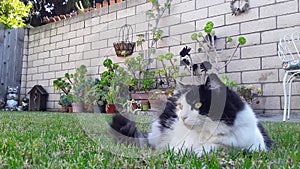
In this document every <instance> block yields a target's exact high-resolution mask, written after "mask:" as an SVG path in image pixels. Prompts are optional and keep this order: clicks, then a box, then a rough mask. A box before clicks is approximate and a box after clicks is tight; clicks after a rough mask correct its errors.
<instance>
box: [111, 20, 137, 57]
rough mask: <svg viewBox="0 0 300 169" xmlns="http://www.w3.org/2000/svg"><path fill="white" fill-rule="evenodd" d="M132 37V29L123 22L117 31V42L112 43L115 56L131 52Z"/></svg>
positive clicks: (126, 54) (122, 55)
mask: <svg viewBox="0 0 300 169" xmlns="http://www.w3.org/2000/svg"><path fill="white" fill-rule="evenodd" d="M130 35H131V37H130ZM132 39H133V29H132V27H131V26H130V25H127V24H125V25H124V26H122V27H121V29H120V31H119V37H118V42H115V43H114V48H115V51H116V55H117V56H119V57H126V56H129V55H131V54H132V53H133V50H134V47H135V42H132ZM130 40H131V41H130Z"/></svg>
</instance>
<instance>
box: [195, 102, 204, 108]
mask: <svg viewBox="0 0 300 169" xmlns="http://www.w3.org/2000/svg"><path fill="white" fill-rule="evenodd" d="M201 106H202V103H201V102H197V103H195V105H194V107H195V108H196V109H200V107H201Z"/></svg>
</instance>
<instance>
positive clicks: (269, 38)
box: [261, 26, 300, 43]
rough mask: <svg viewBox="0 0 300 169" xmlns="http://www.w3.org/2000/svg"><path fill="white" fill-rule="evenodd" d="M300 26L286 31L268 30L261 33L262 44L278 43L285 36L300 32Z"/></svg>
mask: <svg viewBox="0 0 300 169" xmlns="http://www.w3.org/2000/svg"><path fill="white" fill-rule="evenodd" d="M299 29H300V26H294V27H289V28H285V29H275V30H268V31H264V32H262V33H261V42H262V43H270V42H275V43H277V42H278V41H279V40H280V38H282V37H283V36H284V35H286V34H288V33H291V32H296V31H299Z"/></svg>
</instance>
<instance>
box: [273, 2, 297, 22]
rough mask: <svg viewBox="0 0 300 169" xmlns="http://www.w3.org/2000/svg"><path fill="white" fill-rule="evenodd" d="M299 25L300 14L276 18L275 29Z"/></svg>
mask: <svg viewBox="0 0 300 169" xmlns="http://www.w3.org/2000/svg"><path fill="white" fill-rule="evenodd" d="M299 4H300V3H299ZM299 25H300V13H295V14H289V15H283V16H277V27H278V28H285V27H292V26H299Z"/></svg>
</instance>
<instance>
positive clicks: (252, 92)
mask: <svg viewBox="0 0 300 169" xmlns="http://www.w3.org/2000/svg"><path fill="white" fill-rule="evenodd" d="M222 82H223V83H224V84H225V85H226V86H228V87H229V88H230V89H235V90H236V92H237V93H238V95H239V96H240V97H241V98H242V99H243V100H244V101H245V102H247V103H248V104H250V105H251V104H253V103H254V101H255V103H256V104H259V100H257V99H258V97H259V96H260V95H261V94H262V89H261V88H257V89H255V87H254V85H252V84H250V85H248V86H245V85H237V82H236V81H230V80H229V78H228V76H227V75H223V76H222Z"/></svg>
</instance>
